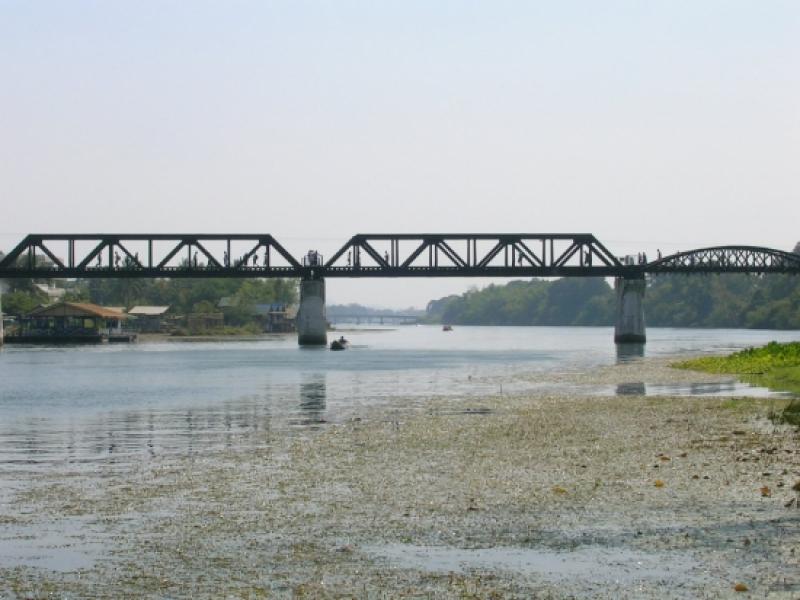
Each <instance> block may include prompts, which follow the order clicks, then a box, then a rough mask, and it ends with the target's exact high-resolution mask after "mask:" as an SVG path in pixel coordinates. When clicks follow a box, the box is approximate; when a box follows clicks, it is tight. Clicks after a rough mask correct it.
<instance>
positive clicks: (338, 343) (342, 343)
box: [331, 336, 350, 350]
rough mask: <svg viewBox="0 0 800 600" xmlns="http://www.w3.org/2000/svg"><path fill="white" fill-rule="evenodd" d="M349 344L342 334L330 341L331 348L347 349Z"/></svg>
mask: <svg viewBox="0 0 800 600" xmlns="http://www.w3.org/2000/svg"><path fill="white" fill-rule="evenodd" d="M349 345H350V342H348V341H347V340H346V339H344V336H342V337H340V338H339V339H338V340H333V341H332V342H331V350H347V347H348V346H349Z"/></svg>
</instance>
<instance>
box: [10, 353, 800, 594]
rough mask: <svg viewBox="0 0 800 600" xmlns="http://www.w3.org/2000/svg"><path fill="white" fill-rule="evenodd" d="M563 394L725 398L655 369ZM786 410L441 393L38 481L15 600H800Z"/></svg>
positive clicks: (606, 375) (13, 493)
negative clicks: (626, 387) (655, 388)
mask: <svg viewBox="0 0 800 600" xmlns="http://www.w3.org/2000/svg"><path fill="white" fill-rule="evenodd" d="M520 377H523V378H524V377H525V375H524V374H521V375H520ZM547 379H549V380H551V381H550V383H553V382H556V383H559V384H560V385H562V386H566V389H569V385H572V384H574V386H575V389H580V388H581V386H585V385H588V386H601V387H602V386H608V387H609V389H611V388H614V387H616V386H618V385H619V384H624V383H631V382H644V383H650V384H671V383H686V382H698V381H700V380H702V381H704V382H711V383H713V382H715V381H720V378H719V377H715V376H709V375H698V374H687V373H686V372H681V371H673V370H671V369H669V368H668V366H667V361H666V360H652V359H648V360H640V361H634V362H633V363H630V364H621V365H617V366H611V367H607V368H603V369H599V370H597V371H593V372H587V373H562V374H559V375H552V374H551V375H548V376H547ZM723 380H727V378H723ZM544 383H547V382H544ZM782 402H783V401H782V400H780V399H774V398H773V399H763V398H762V399H749V398H727V397H713V398H707V397H702V398H698V397H660V396H659V397H646V396H642V395H636V394H623V395H617V394H615V393H612V394H609V395H602V394H599V395H598V394H592V395H586V394H579V393H572V392H560V393H551V392H543V393H540V394H536V393H526V394H525V395H524V396H523V395H513V394H511V395H509V394H508V393H504V394H503V395H499V394H497V395H494V396H487V397H479V398H476V397H470V398H435V399H431V400H430V401H428V402H424V403H420V402H419V401H417V402H415V403H403V404H402V405H403V406H406V407H408V408H403V409H393V408H391V406H392V405H391V404H390V403H388V404H387V403H382V404H381V405H380V406H378V407H372V408H369V407H367V408H364V409H363V411H361V412H360V414H359V416H358V417H355V418H349V419H347V420H345V421H344V422H340V423H335V424H334V423H330V424H328V423H324V422H320V423H314V424H313V426H310V427H309V426H306V427H288V428H285V429H282V428H274V429H271V430H269V431H250V430H248V431H246V432H243V433H241V434H239V435H242V436H247V439H241V438H240V439H237V440H236V443H235V444H231V445H230V447H229V448H225V447H220V448H217V449H211V450H209V451H207V452H204V453H203V454H202V455H192V456H189V455H181V454H177V455H164V456H153V457H149V458H145V459H143V460H138V461H118V460H113V459H108V460H104V461H102V462H100V463H97V464H92V465H90V466H89V467H86V466H85V465H83V466H82V465H75V464H68V463H64V464H62V465H55V466H53V467H52V468H50V469H48V470H47V471H46V472H41V471H31V472H29V473H26V474H25V476H24V477H20V478H19V480H17V481H15V482H14V483H13V485H10V484H9V485H8V486H7V487H6V489H4V490H3V491H2V494H0V503H2V504H1V505H0V506H2V512H0V598H5V597H12V598H13V597H20V598H22V597H25V598H27V597H48V595H49V594H51V593H52V594H56V595H57V596H58V597H104V598H105V597H108V598H111V597H114V598H119V597H152V598H161V597H170V598H183V597H186V598H188V597H209V598H211V597H214V598H218V597H237V598H238V597H243V598H259V597H331V598H338V597H358V598H362V597H365V598H366V597H423V598H424V597H437V598H438V597H452V598H465V597H466V598H470V597H477V598H491V597H497V598H505V597H519V598H530V597H541V598H573V597H578V598H596V597H607V598H620V597H630V598H641V597H653V598H698V597H701V598H702V597H708V598H718V597H728V596H730V597H734V596H736V597H741V596H745V597H747V596H748V595H751V596H752V597H760V598H763V597H768V598H796V597H798V596H800V568H799V565H800V549H799V548H800V509H798V506H797V502H798V491H797V489H795V488H797V487H798V482H800V439H799V438H798V434H797V432H796V431H794V430H792V429H789V428H786V427H780V426H775V425H773V424H772V422H771V421H770V420H769V419H768V418H767V416H768V414H769V412H770V411H771V410H774V409H775V408H776V407H778V406H780V405H781V403H782ZM415 407H416V408H415ZM5 481H9V480H8V479H7V478H6V479H5ZM737 584H739V585H740V589H743V587H746V588H747V590H748V592H737V591H735V590H734V586H736V585H737Z"/></svg>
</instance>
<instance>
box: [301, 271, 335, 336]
mask: <svg viewBox="0 0 800 600" xmlns="http://www.w3.org/2000/svg"><path fill="white" fill-rule="evenodd" d="M297 343H298V344H300V345H301V346H324V345H325V344H327V343H328V322H327V320H326V319H325V280H324V279H303V280H302V281H301V282H300V309H299V310H298V311H297Z"/></svg>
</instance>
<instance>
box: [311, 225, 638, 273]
mask: <svg viewBox="0 0 800 600" xmlns="http://www.w3.org/2000/svg"><path fill="white" fill-rule="evenodd" d="M620 269H625V267H624V266H623V264H622V263H621V262H620V260H619V259H618V258H617V257H616V256H614V255H613V254H612V253H611V252H609V250H608V249H607V248H606V247H605V246H603V244H601V243H600V242H599V241H598V240H597V239H596V238H595V237H594V236H593V235H591V234H535V233H534V234H521V233H520V234H495V235H493V234H358V235H355V236H353V237H352V238H350V240H348V242H347V243H346V244H345V245H344V246H342V248H340V249H339V250H338V251H337V252H336V253H334V255H333V256H332V257H331V258H330V259H329V260H328V262H327V263H325V269H324V271H325V276H327V277H382V276H383V277H404V276H405V277H426V276H432V277H471V276H509V277H513V276H527V277H535V276H540V277H555V276H562V275H572V276H590V275H596V276H604V275H613V274H615V273H616V272H617V271H618V270H620Z"/></svg>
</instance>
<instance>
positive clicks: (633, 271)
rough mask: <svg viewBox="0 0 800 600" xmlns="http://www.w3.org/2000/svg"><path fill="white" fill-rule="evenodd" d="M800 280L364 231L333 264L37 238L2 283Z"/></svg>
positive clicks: (696, 258) (543, 236)
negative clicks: (669, 276) (722, 276)
mask: <svg viewBox="0 0 800 600" xmlns="http://www.w3.org/2000/svg"><path fill="white" fill-rule="evenodd" d="M661 273H793V274H800V255H798V254H794V253H791V252H784V251H782V250H775V249H772V248H762V247H756V246H719V247H714V248H700V249H696V250H690V251H687V252H680V253H677V254H673V255H670V256H665V257H663V258H660V259H658V260H654V261H650V262H648V261H646V260H639V259H637V257H618V256H615V255H614V254H613V253H611V252H610V251H609V250H608V249H607V248H606V247H605V246H604V245H603V244H602V243H600V241H598V240H597V238H595V237H594V236H593V235H591V234H587V233H556V234H553V233H524V234H523V233H519V234H482V233H477V234H358V235H355V236H353V237H351V238H350V239H349V240H348V241H347V242H346V243H345V244H344V245H343V246H342V247H341V248H340V249H339V250H337V251H336V252H335V253H334V254H333V255H332V256H331V257H330V258H329V259H328V260H327V261H325V260H323V257H322V256H321V255H320V254H318V253H316V252H313V251H310V252H308V253H307V254H305V255H303V256H301V257H299V258H296V257H294V256H292V254H290V253H289V252H288V251H287V250H286V248H285V247H284V246H282V245H281V244H280V243H279V242H278V241H277V240H276V239H275V238H274V237H272V236H271V235H269V234H94V235H93V234H32V235H28V236H26V237H25V239H24V240H22V242H20V243H19V244H18V245H17V246H16V247H15V248H13V249H12V250H11V251H10V252H9V253H8V254H7V255H6V256H4V257H3V258H2V259H0V279H13V278H32V279H44V278H109V277H113V278H126V277H138V278H142V277H158V278H162V277H169V278H176V277H195V278H197V277H202V278H205V277H289V278H301V279H305V280H311V279H324V278H329V277H621V278H625V279H641V278H643V277H644V276H645V275H646V274H661Z"/></svg>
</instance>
